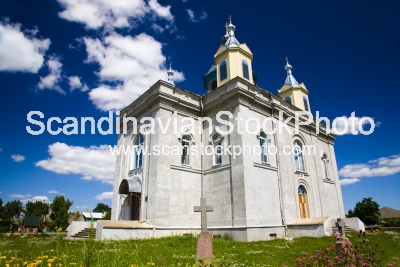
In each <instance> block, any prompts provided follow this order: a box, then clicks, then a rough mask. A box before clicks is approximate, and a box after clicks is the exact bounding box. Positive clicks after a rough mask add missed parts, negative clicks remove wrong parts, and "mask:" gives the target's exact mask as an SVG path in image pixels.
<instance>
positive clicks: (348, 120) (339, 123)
mask: <svg viewBox="0 0 400 267" xmlns="http://www.w3.org/2000/svg"><path fill="white" fill-rule="evenodd" d="M380 125H381V123H380V122H379V121H375V120H374V119H373V118H371V117H356V116H355V112H352V113H351V116H350V117H347V116H342V117H337V118H335V119H334V120H333V121H332V122H331V125H330V126H331V127H332V128H331V132H332V133H333V134H335V135H345V134H352V135H358V134H366V135H368V134H371V133H372V132H373V131H374V130H375V127H379V126H380Z"/></svg>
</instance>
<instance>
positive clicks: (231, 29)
mask: <svg viewBox="0 0 400 267" xmlns="http://www.w3.org/2000/svg"><path fill="white" fill-rule="evenodd" d="M225 28H226V35H225V36H224V37H223V38H222V39H223V40H224V38H225V37H228V39H227V40H226V42H225V45H226V46H227V47H229V46H230V45H231V44H233V43H235V44H236V45H237V46H238V47H240V43H239V41H238V40H237V39H236V37H235V29H236V27H235V25H233V24H232V16H229V24H228V23H226V24H225Z"/></svg>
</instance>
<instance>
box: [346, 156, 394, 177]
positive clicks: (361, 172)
mask: <svg viewBox="0 0 400 267" xmlns="http://www.w3.org/2000/svg"><path fill="white" fill-rule="evenodd" d="M399 172H400V155H392V156H390V157H382V158H379V159H376V160H370V161H368V163H365V164H349V165H346V166H344V167H343V168H342V169H340V171H339V175H340V176H342V177H346V178H349V177H351V178H363V177H376V176H389V175H393V174H396V173H399Z"/></svg>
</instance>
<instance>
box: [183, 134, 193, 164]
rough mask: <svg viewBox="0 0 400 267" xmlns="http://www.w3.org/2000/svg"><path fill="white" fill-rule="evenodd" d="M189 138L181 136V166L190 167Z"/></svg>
mask: <svg viewBox="0 0 400 267" xmlns="http://www.w3.org/2000/svg"><path fill="white" fill-rule="evenodd" d="M191 141H192V140H191V137H190V136H189V135H184V136H182V165H190V144H191Z"/></svg>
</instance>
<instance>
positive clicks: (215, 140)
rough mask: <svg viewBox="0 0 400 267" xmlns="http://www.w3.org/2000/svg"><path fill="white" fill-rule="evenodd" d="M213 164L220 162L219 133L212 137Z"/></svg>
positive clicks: (220, 142) (220, 140) (220, 145)
mask: <svg viewBox="0 0 400 267" xmlns="http://www.w3.org/2000/svg"><path fill="white" fill-rule="evenodd" d="M213 143H214V154H215V157H214V158H215V165H219V164H221V163H222V138H221V135H219V134H216V135H215V136H214V138H213Z"/></svg>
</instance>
